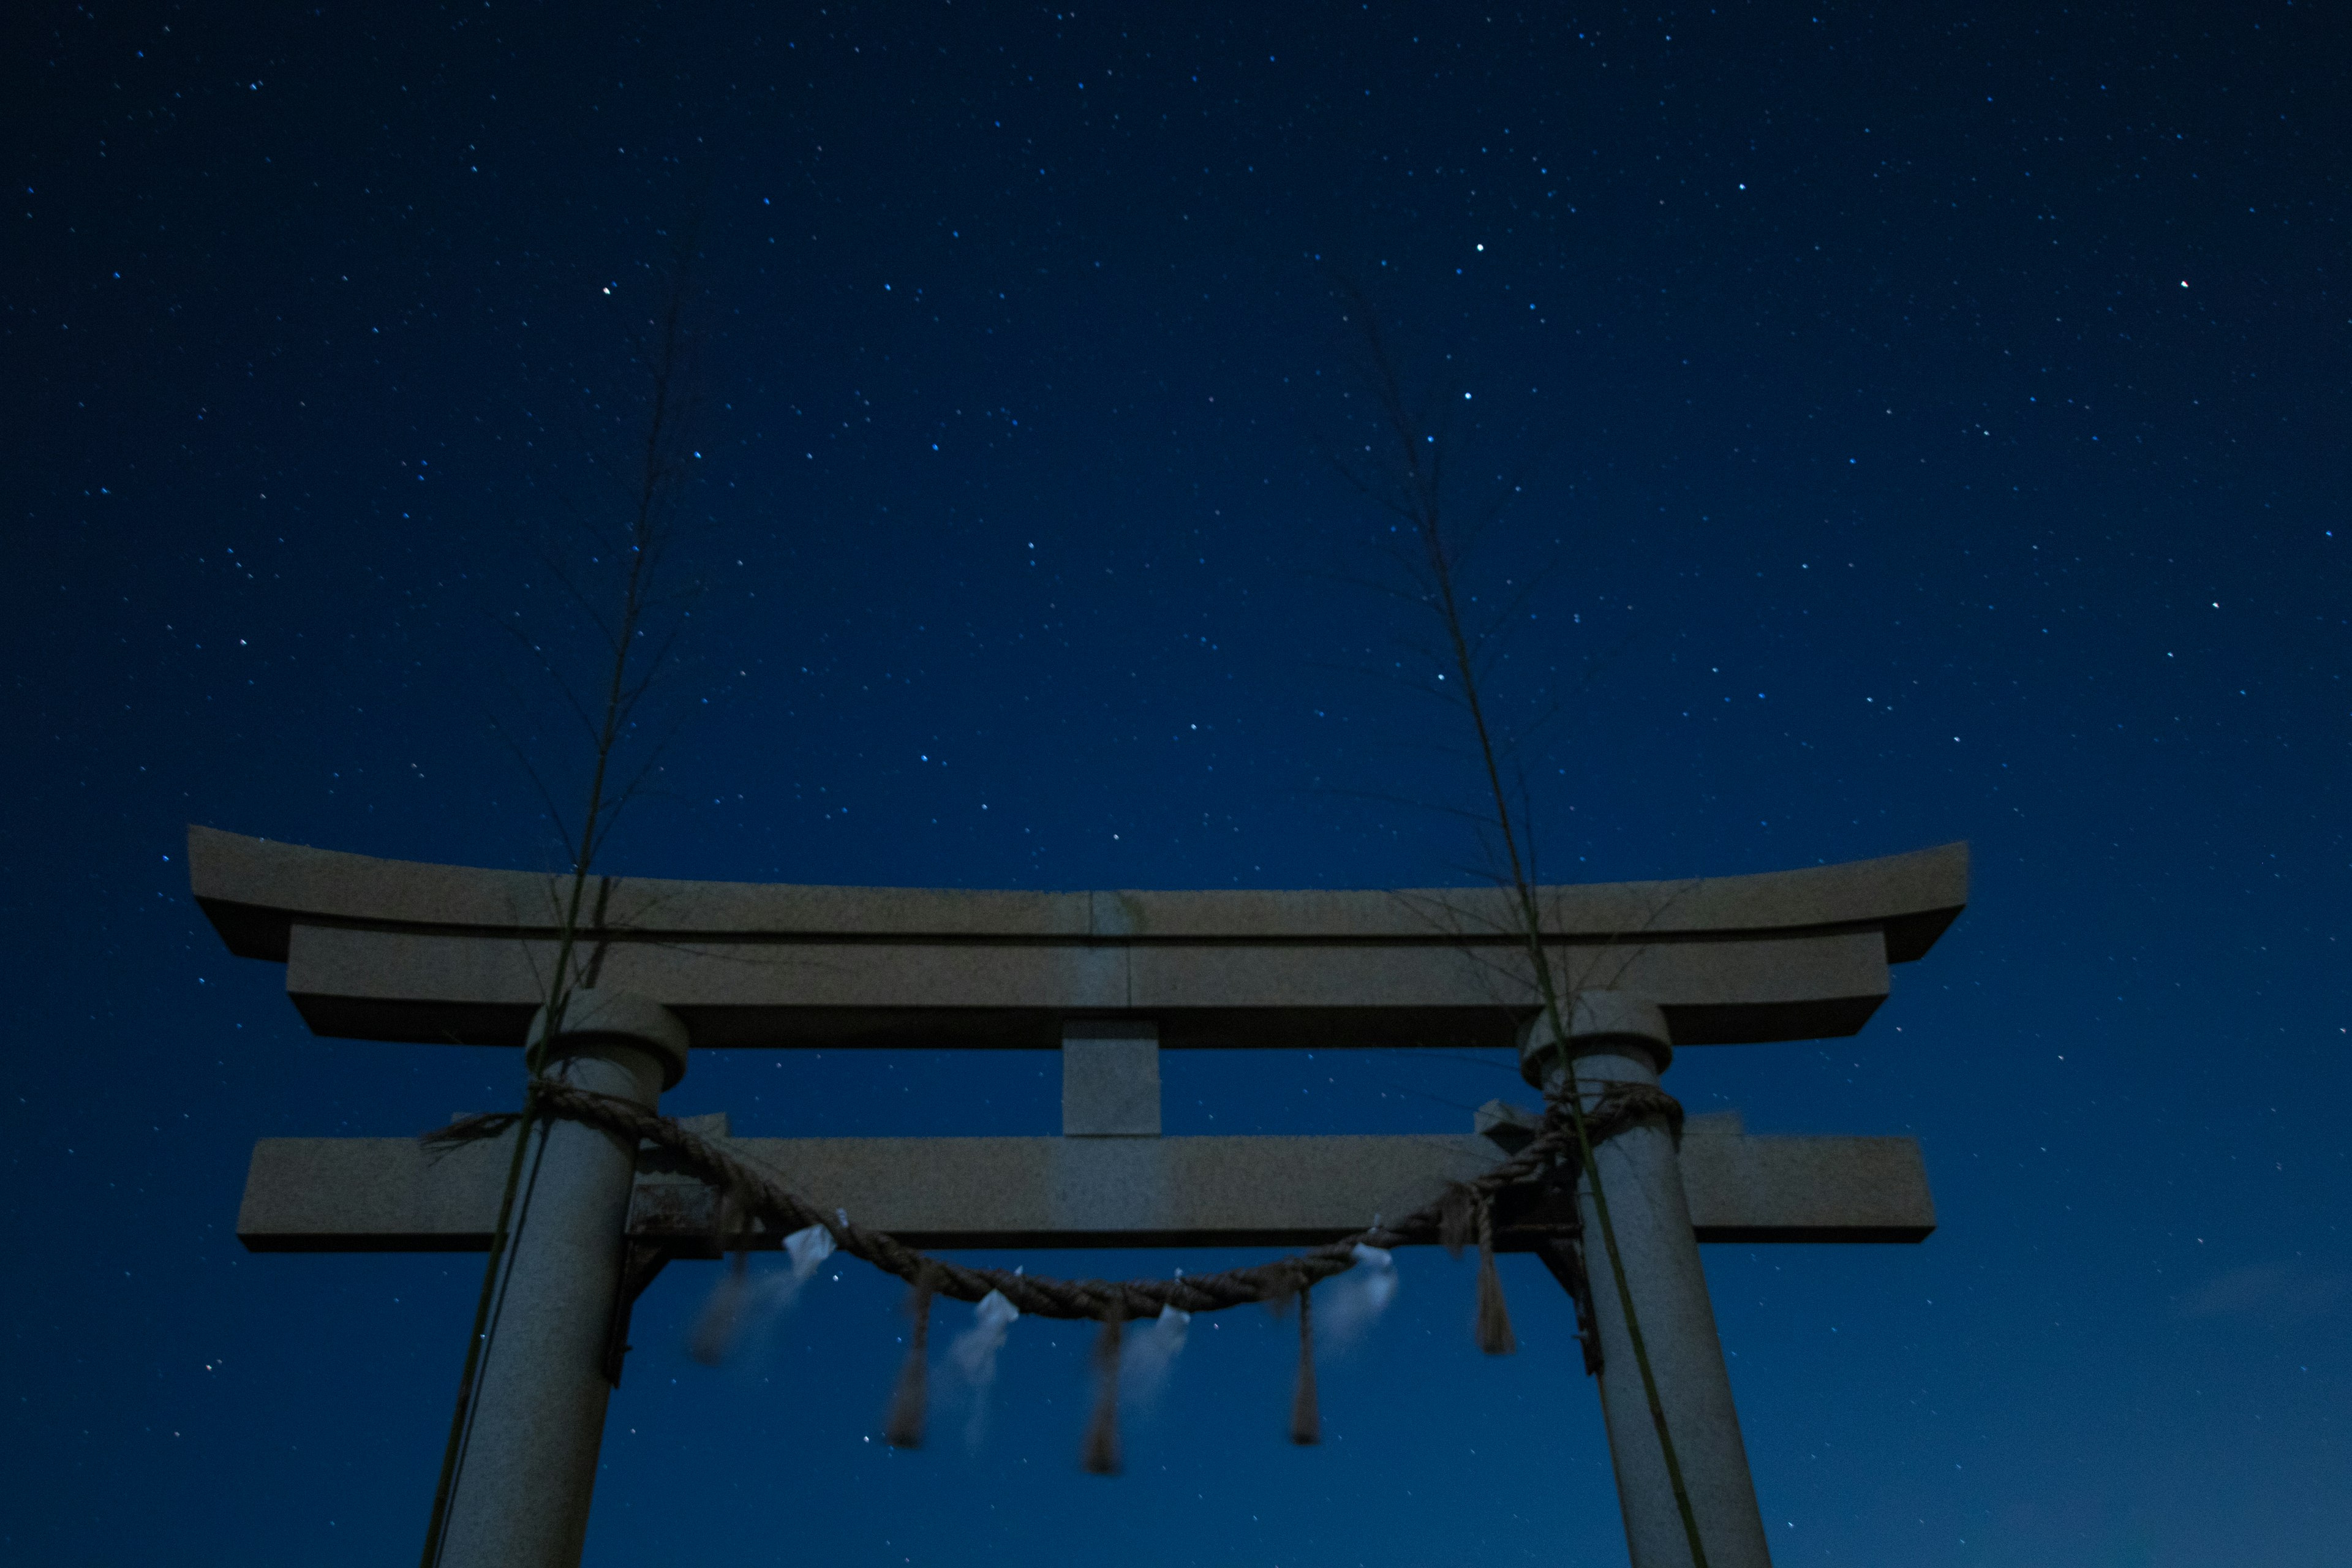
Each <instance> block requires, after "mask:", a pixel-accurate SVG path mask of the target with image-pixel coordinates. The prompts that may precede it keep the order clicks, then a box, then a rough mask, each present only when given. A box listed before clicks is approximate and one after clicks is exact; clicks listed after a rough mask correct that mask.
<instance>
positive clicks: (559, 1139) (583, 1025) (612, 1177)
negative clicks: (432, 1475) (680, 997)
mask: <svg viewBox="0 0 2352 1568" xmlns="http://www.w3.org/2000/svg"><path fill="white" fill-rule="evenodd" d="M545 1024H546V1016H545V1009H543V1008H542V1009H541V1016H539V1017H538V1018H536V1019H534V1020H533V1021H532V1024H531V1038H532V1040H533V1041H536V1040H537V1039H538V1038H539V1037H540V1035H541V1032H542V1030H543V1029H544V1027H545ZM686 1044H687V1037H686V1026H685V1025H683V1024H681V1023H679V1022H678V1020H677V1016H676V1015H674V1014H672V1013H671V1012H670V1011H669V1010H668V1009H667V1008H665V1007H661V1006H658V1005H656V1004H654V1003H651V1002H648V1001H646V1000H645V999H644V998H643V997H640V996H633V995H630V994H626V993H622V992H601V991H593V990H582V991H576V992H574V993H572V1000H571V1003H570V1005H569V1006H568V1007H567V1008H566V1009H565V1017H564V1025H563V1032H562V1034H560V1035H558V1036H557V1037H555V1038H554V1040H553V1041H552V1042H551V1044H550V1046H549V1047H548V1051H547V1057H546V1062H545V1071H546V1072H547V1074H548V1076H550V1077H551V1078H556V1079H562V1081H563V1082H565V1083H569V1084H573V1085H576V1086H577V1087H579V1088H582V1089H590V1090H593V1092H595V1093H598V1094H609V1095H615V1096H619V1097H622V1098H625V1099H627V1100H635V1101H636V1102H637V1103H638V1104H640V1105H643V1106H645V1107H646V1108H647V1109H648V1110H651V1109H653V1108H655V1107H656V1105H657V1104H658V1102H659V1100H660V1099H661V1093H662V1090H664V1089H668V1088H669V1087H671V1086H672V1085H674V1084H676V1083H677V1080H678V1079H680V1078H681V1077H683V1076H684V1075H685V1072H686ZM636 1167H637V1151H636V1148H635V1143H634V1142H631V1141H625V1140H623V1139H619V1138H615V1137H614V1136H613V1135H612V1134H611V1133H608V1132H604V1131H598V1130H596V1129H593V1128H589V1127H584V1126H583V1125H581V1124H580V1123H579V1122H576V1121H551V1122H549V1121H542V1122H539V1123H537V1124H535V1125H534V1126H533V1127H532V1129H531V1131H530V1143H529V1145H528V1146H527V1147H526V1148H525V1150H524V1152H523V1163H522V1175H521V1181H520V1184H519V1185H518V1187H517V1188H516V1195H515V1206H514V1213H513V1218H512V1220H511V1222H510V1230H509V1238H508V1246H507V1252H506V1258H505V1263H504V1267H503V1269H502V1271H501V1274H500V1277H499V1281H498V1289H497V1295H496V1297H495V1298H494V1303H493V1308H492V1314H491V1318H490V1327H489V1334H488V1343H487V1346H486V1348H485V1352H484V1355H483V1363H482V1368H481V1373H480V1381H479V1383H478V1385H477V1392H476V1395H475V1401H474V1409H473V1420H472V1423H471V1426H470V1428H469V1430H468V1432H467V1437H466V1442H465V1448H464V1451H463V1456H462V1458H461V1460H460V1462H459V1466H458V1468H457V1476H456V1479H455V1483H454V1486H453V1489H452V1495H451V1497H450V1500H449V1509H448V1515H447V1524H446V1531H445V1533H444V1535H443V1548H442V1555H441V1558H440V1562H441V1563H443V1564H445V1565H446V1568H575V1565H576V1564H577V1563H579V1561H580V1552H581V1547H582V1544H583V1542H584V1541H585V1539H586V1536H587V1531H588V1500H589V1495H590V1493H591V1492H592V1491H593V1489H594V1487H595V1484H596V1450H597V1447H598V1446H599V1444H600V1443H601V1442H602V1441H603V1438H604V1402H605V1400H606V1398H607V1397H608V1396H609V1395H610V1394H611V1393H612V1388H611V1385H610V1384H607V1383H606V1382H605V1381H604V1344H605V1335H606V1332H607V1331H608V1329H609V1327H610V1325H611V1322H612V1316H613V1311H614V1306H615V1304H616V1302H617V1300H618V1299H619V1290H620V1283H621V1270H622V1264H623V1255H624V1252H625V1247H626V1232H627V1228H628V1216H629V1196H630V1192H631V1190H632V1188H633V1187H634V1185H635V1180H636Z"/></svg>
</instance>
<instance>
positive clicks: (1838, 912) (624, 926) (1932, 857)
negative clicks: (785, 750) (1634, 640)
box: [188, 826, 1969, 963]
mask: <svg viewBox="0 0 2352 1568" xmlns="http://www.w3.org/2000/svg"><path fill="white" fill-rule="evenodd" d="M188 866H189V879H190V882H191V884H192V886H193V889H194V893H195V897H196V901H197V903H198V904H199V905H200V906H202V908H203V909H204V911H205V915H206V917H207V918H209V919H210V920H211V921H212V922H213V926H214V928H215V930H217V931H219V932H220V934H221V937H222V940H223V941H225V942H226V943H227V944H228V947H229V949H230V951H231V952H236V953H238V954H241V955H243V956H246V957H249V958H263V959H275V960H278V961H280V962H283V961H284V960H285V958H286V955H287V943H288V933H289V930H290V929H291V927H292V926H293V925H294V924H295V923H296V922H298V921H299V922H302V923H306V924H320V925H341V926H361V927H369V928H374V929H404V930H412V931H435V930H438V931H453V932H454V931H473V932H499V931H516V932H520V931H552V930H553V929H555V927H556V926H557V924H558V923H559V922H558V919H557V914H556V910H557V907H558V906H557V902H556V899H557V893H558V890H559V889H560V888H561V887H562V879H560V878H555V877H550V876H547V875H544V874H540V873H533V872H528V871H499V870H489V869H484V868H474V867H467V866H436V865H431V864H427V863H425V862H421V861H413V860H383V859H378V858H374V857H373V856H366V855H352V854H345V853H342V852H341V851H337V850H330V849H314V848H310V847H306V846H302V845H297V844H279V843H274V842H271V841H270V840H268V839H262V838H250V837H244V836H242V835H239V834H233V833H225V832H222V831H220V830H219V829H217V828H212V827H202V826H190V827H189V829H188ZM1968 880H1969V847H1968V846H1967V845H1966V844H1965V843H1958V844H1947V845H1942V846H1940V847H1936V848H1932V849H1920V850H1915V851H1913V852H1911V853H1909V854H1906V855H1890V856H1885V857H1884V858H1878V859H1874V860H1849V861H1843V862H1841V863H1839V864H1837V865H1833V866H1808V867H1802V868H1797V869H1794V870H1788V871H1768V872H1763V873H1759V874H1755V875H1748V876H1738V877H1708V878H1692V879H1687V880H1683V881H1651V882H1593V883H1580V884H1570V885H1566V886H1560V887H1551V888H1546V889H1542V896H1543V901H1544V918H1545V923H1546V925H1547V928H1548V929H1549V930H1550V931H1553V932H1554V933H1556V934H1558V935H1559V936H1561V937H1565V938H1570V939H1574V938H1584V939H1589V940H1594V941H1600V940H1607V939H1612V938H1625V937H1637V936H1638V937H1642V938H1644V939H1652V940H1677V939H1679V940H1690V939H1694V938H1697V939H1704V938H1706V937H1708V936H1717V937H1731V936H1738V935H1750V934H1756V935H1760V934H1765V933H1769V932H1775V931H1786V932H1794V931H1822V930H1836V929H1841V928H1843V929H1865V928H1871V927H1875V928H1878V929H1880V930H1882V931H1885V936H1886V957H1887V959H1888V961H1889V962H1891V963H1908V962H1910V961H1912V960H1914V959H1916V958H1919V957H1921V956H1922V955H1923V954H1925V953H1926V952H1927V949H1928V948H1929V947H1930V946H1932V945H1933V944H1934V943H1935V941H1936V939H1937V937H1939V936H1941V935H1942V934H1943V932H1944V930H1945V928H1946V927H1947V926H1948V925H1950V924H1951V923H1952V921H1953V920H1954V919H1955V918H1957V917H1958V914H1959V912H1960V910H1962V909H1963V908H1964V907H1965V906H1966V905H1967V902H1968ZM598 896H600V897H601V898H602V900H603V919H602V921H601V923H602V924H603V926H604V929H606V930H609V931H628V932H631V933H633V934H634V933H644V934H646V935H666V936H671V937H677V936H684V935H693V936H698V937H703V938H726V937H739V938H761V937H767V938H778V937H793V938H796V939H800V940H814V941H823V940H825V939H829V938H830V939H852V940H854V939H860V938H866V939H871V938H877V937H898V938H907V939H914V940H954V939H958V938H962V939H966V940H986V941H996V942H1004V941H1013V942H1021V941H1043V942H1100V941H1111V942H1146V943H1149V942H1188V941H1191V942H1200V941H1222V942H1253V941H1255V942H1285V941H1288V942H1381V941H1389V942H1430V941H1433V940H1435V941H1444V942H1464V941H1468V942H1479V941H1496V942H1507V941H1512V940H1515V939H1514V938H1513V935H1512V932H1513V931H1514V922H1513V921H1512V920H1511V918H1510V911H1509V909H1508V907H1507V903H1506V901H1505V900H1504V899H1503V898H1502V896H1501V895H1500V894H1498V893H1497V892H1496V890H1495V889H1483V888H1472V889H1451V888H1425V889H1407V890H1402V891H1386V890H1345V891H1326V890H1320V889H1309V890H1297V891H1283V890H1258V889H1244V890H1235V889H1208V890H1202V891H1162V890H1119V891H1108V892H1013V891H966V890H961V889H929V888H843V887H810V886H800V885H796V884H792V883H761V882H689V881H670V880H659V879H651V878H638V877H628V878H619V877H614V878H609V879H599V888H598Z"/></svg>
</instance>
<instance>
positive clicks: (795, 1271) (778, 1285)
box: [687, 1225, 834, 1366]
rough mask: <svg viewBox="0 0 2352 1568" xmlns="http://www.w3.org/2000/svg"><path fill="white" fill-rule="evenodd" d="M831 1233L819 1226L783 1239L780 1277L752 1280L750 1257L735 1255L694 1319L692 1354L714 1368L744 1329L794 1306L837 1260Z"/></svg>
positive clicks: (754, 1278)
mask: <svg viewBox="0 0 2352 1568" xmlns="http://www.w3.org/2000/svg"><path fill="white" fill-rule="evenodd" d="M833 1248H834V1242H833V1233H832V1232H831V1231H829V1230H827V1229H825V1228H824V1226H821V1225H813V1226H809V1227H808V1228H807V1229H805V1230H796V1231H794V1232H793V1233H792V1235H790V1236H788V1237H784V1258H785V1259H786V1261H787V1262H788V1263H789V1264H790V1267H789V1268H786V1269H785V1270H784V1271H783V1272H782V1273H780V1274H779V1273H765V1274H761V1275H759V1276H757V1277H754V1276H753V1275H752V1274H751V1271H750V1269H749V1268H747V1267H746V1264H747V1261H748V1259H747V1258H746V1257H745V1256H744V1255H743V1254H740V1253H739V1254H737V1255H736V1259H735V1265H734V1267H732V1268H730V1269H728V1271H727V1273H726V1275H725V1276H724V1277H723V1278H722V1279H720V1280H719V1284H718V1286H717V1287H716V1288H715V1289H712V1291H711V1292H710V1300H708V1301H705V1302H704V1303H703V1304H702V1313H701V1315H700V1316H699V1317H698V1318H697V1319H696V1320H695V1323H694V1334H693V1337H692V1339H690V1340H689V1341H688V1347H687V1348H688V1351H689V1352H691V1353H692V1355H693V1356H694V1359H695V1360H697V1361H698V1362H700V1363H703V1364H704V1365H705V1366H716V1365H718V1364H719V1362H721V1361H723V1360H725V1359H726V1356H727V1352H729V1351H730V1350H732V1349H734V1347H735V1343H736V1342H737V1341H738V1340H740V1338H741V1337H742V1335H743V1333H744V1331H746V1330H748V1329H751V1328H755V1327H757V1326H759V1325H760V1324H761V1323H764V1322H766V1321H768V1320H769V1319H771V1318H773V1317H775V1316H776V1315H777V1314H778V1313H780V1312H782V1310H784V1309H785V1308H787V1307H789V1306H791V1305H792V1304H793V1299H794V1298H796V1297H797V1296H799V1295H800V1293H801V1287H803V1285H806V1284H807V1283H808V1282H809V1281H810V1280H811V1279H814V1278H815V1277H816V1271H817V1269H818V1268H820V1267H822V1266H823V1264H824V1260H825V1259H826V1258H830V1257H832V1256H833Z"/></svg>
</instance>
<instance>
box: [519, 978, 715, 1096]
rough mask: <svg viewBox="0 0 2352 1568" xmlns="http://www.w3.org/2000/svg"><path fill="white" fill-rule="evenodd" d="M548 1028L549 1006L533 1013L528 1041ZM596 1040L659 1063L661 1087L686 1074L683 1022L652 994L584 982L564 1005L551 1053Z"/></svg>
mask: <svg viewBox="0 0 2352 1568" xmlns="http://www.w3.org/2000/svg"><path fill="white" fill-rule="evenodd" d="M546 1030H547V1009H546V1007H544V1006H541V1008H540V1009H539V1011H538V1012H536V1013H534V1014H532V1015H531V1019H530V1037H529V1041H530V1045H531V1046H533V1047H535V1046H537V1045H538V1044H539V1042H540V1039H541V1036H543V1035H544V1034H545V1033H546ZM599 1041H604V1042H612V1043H615V1044H621V1045H625V1046H634V1047H636V1048H638V1049H640V1050H642V1051H644V1052H646V1054H647V1055H648V1056H650V1057H652V1058H654V1060H655V1061H656V1062H658V1063H660V1064H661V1074H662V1083H661V1086H662V1088H663V1089H675V1088H677V1082H678V1080H679V1079H682V1078H684V1077H685V1076H686V1048H687V1031H686V1024H685V1021H684V1020H682V1019H681V1018H679V1017H678V1016H677V1014H675V1013H673V1012H671V1011H670V1010H669V1009H668V1008H667V1007H665V1006H663V1005H661V1004H660V1003H658V1002H656V1001H654V1000H652V999H651V998H650V997H646V996H641V995H639V994H636V993H635V992H634V991H607V990H601V989H596V988H593V987H589V986H582V987H580V988H579V989H578V990H575V991H573V992H572V995H571V997H570V999H569V1000H568V1001H567V1002H566V1003H565V1005H564V1008H563V1028H562V1033H560V1034H558V1035H557V1036H556V1037H555V1039H554V1041H553V1042H552V1044H553V1047H554V1048H553V1049H551V1051H550V1052H549V1053H548V1054H549V1055H550V1056H551V1057H555V1056H565V1055H570V1054H574V1053H576V1052H578V1051H581V1050H583V1049H593V1048H594V1044H595V1043H596V1042H599Z"/></svg>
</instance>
